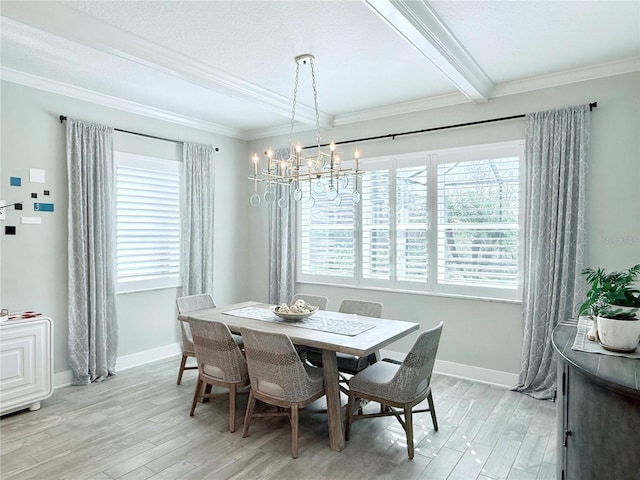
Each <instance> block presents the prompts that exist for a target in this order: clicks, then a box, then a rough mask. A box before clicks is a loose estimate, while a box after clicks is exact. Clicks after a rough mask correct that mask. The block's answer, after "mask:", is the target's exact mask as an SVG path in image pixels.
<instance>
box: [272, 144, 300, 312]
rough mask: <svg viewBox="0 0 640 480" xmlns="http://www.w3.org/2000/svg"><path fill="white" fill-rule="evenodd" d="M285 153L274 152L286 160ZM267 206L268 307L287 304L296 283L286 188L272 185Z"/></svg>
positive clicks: (292, 212)
mask: <svg viewBox="0 0 640 480" xmlns="http://www.w3.org/2000/svg"><path fill="white" fill-rule="evenodd" d="M289 153H290V151H289V149H288V148H282V149H280V150H278V151H277V152H275V155H276V158H287V157H288V156H289ZM271 188H274V192H273V193H274V194H275V200H274V201H273V202H272V203H271V204H270V205H269V303H272V304H279V303H289V302H291V299H292V298H293V294H294V289H295V280H296V278H295V277H296V271H295V266H296V224H297V223H296V205H297V202H295V201H292V198H291V192H290V188H289V186H288V185H276V186H272V187H271Z"/></svg>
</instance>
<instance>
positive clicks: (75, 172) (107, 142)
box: [66, 119, 118, 385]
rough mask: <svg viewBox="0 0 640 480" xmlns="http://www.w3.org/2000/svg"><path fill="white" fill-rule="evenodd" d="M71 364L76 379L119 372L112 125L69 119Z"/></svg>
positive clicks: (90, 379)
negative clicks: (117, 367) (116, 369)
mask: <svg viewBox="0 0 640 480" xmlns="http://www.w3.org/2000/svg"><path fill="white" fill-rule="evenodd" d="M66 142H67V145H66V149H67V171H68V182H69V210H68V230H69V242H68V254H69V258H68V268H69V293H68V301H69V367H70V368H71V372H72V376H73V378H72V384H73V385H85V384H88V383H90V382H99V381H102V380H104V379H105V378H106V377H107V376H109V375H115V366H116V360H117V355H118V321H117V318H116V296H115V290H116V288H115V286H116V266H115V261H116V260H115V231H116V218H115V201H116V198H115V167H114V161H113V129H112V128H108V127H105V126H102V125H96V124H92V123H85V122H80V121H77V120H72V119H67V123H66Z"/></svg>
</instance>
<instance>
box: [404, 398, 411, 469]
mask: <svg viewBox="0 0 640 480" xmlns="http://www.w3.org/2000/svg"><path fill="white" fill-rule="evenodd" d="M404 423H405V428H404V429H405V432H406V433H407V449H408V450H409V459H412V458H413V407H412V406H411V405H405V406H404Z"/></svg>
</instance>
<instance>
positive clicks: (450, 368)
mask: <svg viewBox="0 0 640 480" xmlns="http://www.w3.org/2000/svg"><path fill="white" fill-rule="evenodd" d="M380 355H381V356H382V357H383V358H384V357H387V358H392V359H394V360H403V359H404V357H405V354H404V353H399V352H393V351H391V350H382V351H381V352H380ZM433 371H434V372H436V373H439V374H441V375H448V376H450V377H456V378H463V379H465V380H473V381H474V382H480V383H489V384H491V385H497V386H499V387H505V388H512V387H513V386H514V385H516V384H517V383H518V374H516V373H509V372H502V371H500V370H491V369H489V368H481V367H475V366H473V365H464V364H462V363H454V362H447V361H445V360H436V363H435V365H434V367H433Z"/></svg>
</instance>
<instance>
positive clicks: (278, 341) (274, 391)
mask: <svg viewBox="0 0 640 480" xmlns="http://www.w3.org/2000/svg"><path fill="white" fill-rule="evenodd" d="M240 333H241V334H242V338H243V339H244V348H245V353H246V355H247V364H248V366H249V378H250V379H251V388H252V389H253V390H254V391H256V392H259V393H261V394H263V395H267V396H270V397H272V398H275V399H278V400H284V401H287V402H304V401H305V400H306V399H308V398H309V397H311V396H312V395H313V394H314V392H315V391H316V390H317V387H316V386H314V385H313V384H312V382H311V381H310V379H309V375H308V374H307V371H306V370H305V367H304V366H303V364H302V361H301V360H300V357H299V356H298V352H296V349H295V348H294V346H293V344H292V343H291V340H290V339H289V337H288V336H287V335H285V334H282V333H272V332H263V331H258V330H254V329H250V328H241V329H240Z"/></svg>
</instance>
